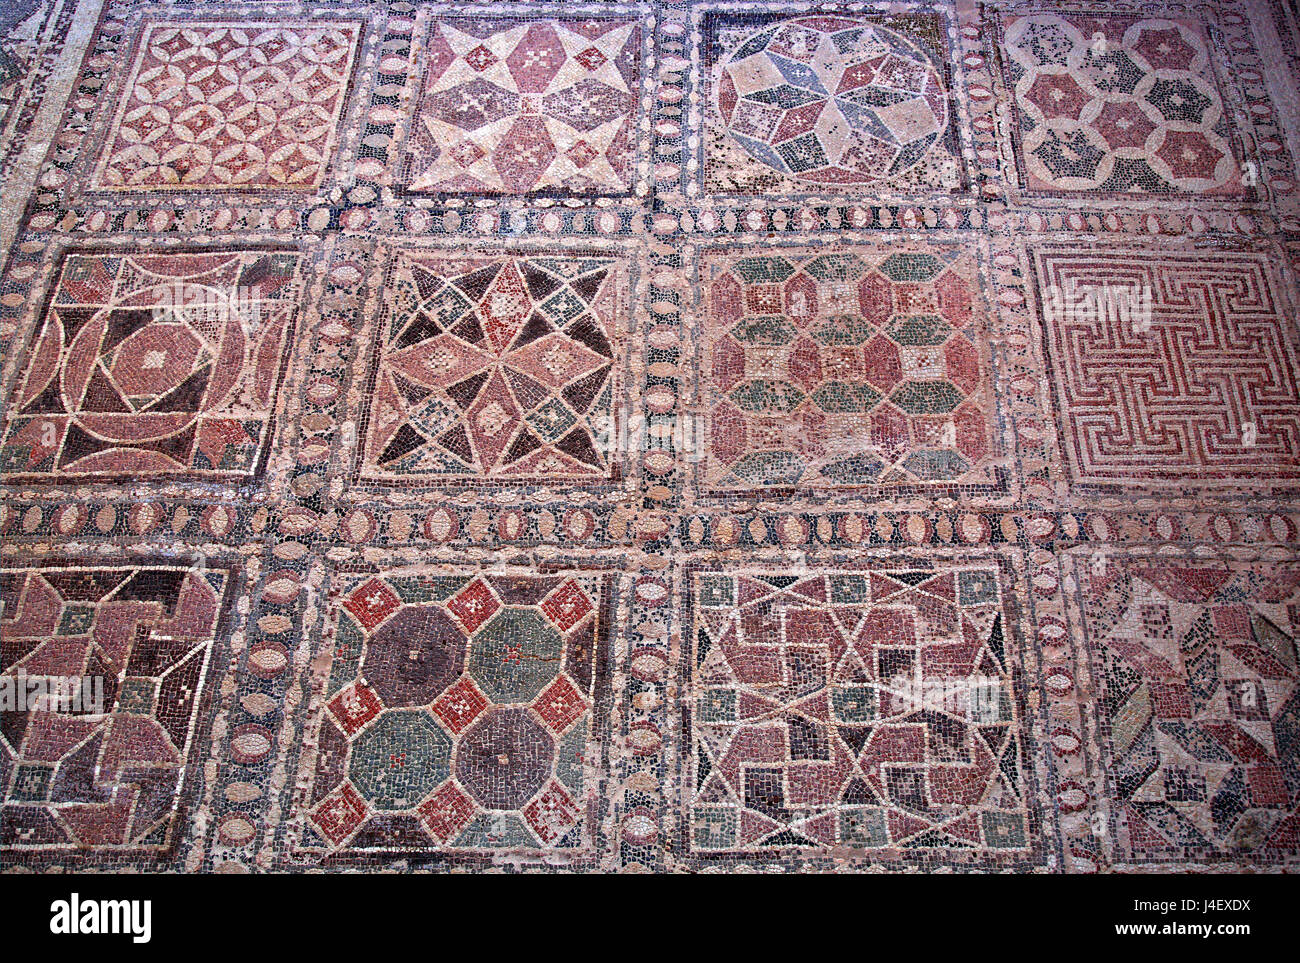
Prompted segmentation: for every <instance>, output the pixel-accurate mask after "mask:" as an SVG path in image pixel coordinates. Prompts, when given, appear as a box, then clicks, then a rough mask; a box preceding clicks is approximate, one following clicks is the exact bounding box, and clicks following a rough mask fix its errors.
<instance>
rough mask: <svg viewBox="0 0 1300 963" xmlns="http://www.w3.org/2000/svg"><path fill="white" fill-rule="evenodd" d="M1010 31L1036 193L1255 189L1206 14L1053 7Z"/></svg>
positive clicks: (1241, 193) (1019, 144)
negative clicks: (1200, 18)
mask: <svg viewBox="0 0 1300 963" xmlns="http://www.w3.org/2000/svg"><path fill="white" fill-rule="evenodd" d="M1000 29H1001V33H1000V40H999V42H1000V49H1001V55H1002V64H1003V68H1004V72H1005V73H1004V75H1005V80H1006V83H1007V86H1008V87H1009V88H1010V89H1011V94H1012V98H1013V101H1014V105H1015V108H1014V113H1015V126H1014V128H1013V134H1014V138H1013V139H1014V144H1015V152H1016V162H1017V165H1018V167H1019V170H1020V178H1021V181H1022V184H1023V186H1024V187H1026V188H1027V189H1028V190H1030V191H1038V192H1044V193H1057V194H1079V193H1107V194H1110V193H1115V194H1154V195H1160V194H1200V195H1209V196H1216V197H1253V196H1254V191H1253V189H1252V187H1251V185H1250V184H1247V183H1245V182H1243V177H1242V171H1243V166H1242V163H1241V157H1242V152H1241V149H1240V145H1239V138H1238V137H1237V134H1236V131H1235V128H1234V126H1233V122H1232V116H1231V112H1230V111H1229V109H1228V108H1227V106H1226V105H1225V101H1224V97H1223V94H1222V91H1221V89H1220V86H1219V83H1218V80H1217V78H1216V76H1215V70H1214V63H1213V59H1212V58H1213V53H1212V50H1211V46H1210V41H1209V38H1208V36H1207V34H1206V30H1205V27H1204V25H1203V24H1202V23H1200V22H1199V21H1196V20H1192V19H1188V18H1186V17H1178V16H1170V17H1164V16H1160V15H1158V14H1157V15H1151V16H1145V15H1112V14H1107V13H1093V12H1088V13H1065V12H1060V11H1051V10H1046V11H1041V12H1040V11H1034V12H1027V13H1016V14H1014V15H1008V16H1007V17H1006V18H1005V19H1004V20H1002V21H1001V24H1000ZM1248 179H1249V178H1248Z"/></svg>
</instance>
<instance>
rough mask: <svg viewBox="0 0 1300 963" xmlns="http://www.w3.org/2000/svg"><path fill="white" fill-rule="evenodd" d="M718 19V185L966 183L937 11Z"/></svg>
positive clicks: (714, 97) (713, 159)
mask: <svg viewBox="0 0 1300 963" xmlns="http://www.w3.org/2000/svg"><path fill="white" fill-rule="evenodd" d="M710 24H711V27H712V31H713V35H714V47H713V52H714V53H715V54H716V55H717V57H718V61H719V66H718V67H717V68H716V69H715V70H714V71H713V72H712V74H711V76H710V81H711V83H712V84H713V88H712V92H711V94H710V111H709V118H708V119H709V121H710V122H711V131H710V132H711V134H712V136H711V137H710V139H709V142H708V144H707V155H708V156H707V167H708V173H709V183H708V186H709V187H710V188H712V189H719V190H740V191H744V190H745V189H746V188H759V187H760V186H764V185H766V186H776V185H781V187H782V189H794V190H804V191H807V190H817V189H823V190H824V189H835V190H844V189H849V190H853V189H858V190H861V189H863V188H865V187H866V186H868V185H884V186H893V187H904V188H909V189H926V190H935V189H946V190H953V189H956V188H957V187H958V186H959V179H960V178H959V169H958V162H957V159H956V156H955V154H956V149H955V145H954V141H953V139H952V138H951V137H950V136H949V135H950V133H951V130H952V107H951V104H950V102H949V90H948V84H947V82H946V80H945V73H944V71H945V68H944V66H943V59H942V50H943V47H944V39H943V29H942V26H941V21H939V20H938V19H937V18H936V17H934V16H932V15H919V16H899V17H896V18H890V19H887V20H884V21H882V20H881V18H877V17H842V16H807V17H797V18H794V19H772V18H760V19H758V20H755V19H754V18H752V17H745V16H736V17H734V18H728V17H727V16H726V15H719V16H718V17H716V18H714V19H712V20H711V21H710Z"/></svg>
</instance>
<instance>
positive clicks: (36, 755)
mask: <svg viewBox="0 0 1300 963" xmlns="http://www.w3.org/2000/svg"><path fill="white" fill-rule="evenodd" d="M231 577H232V575H231V572H230V571H229V570H226V569H222V568H219V567H217V566H215V565H207V566H205V567H204V568H203V569H202V570H201V571H200V570H197V569H186V568H182V567H179V566H176V565H174V564H169V563H166V562H159V563H153V562H149V563H140V564H136V565H132V566H107V565H91V564H80V563H69V564H66V565H39V566H21V565H14V566H5V567H4V568H0V636H2V637H3V641H2V642H0V673H3V674H4V675H5V676H8V677H12V678H13V679H16V680H18V681H17V682H16V683H15V684H16V685H23V684H24V682H26V681H30V680H32V679H40V678H61V679H66V678H71V677H97V678H98V679H100V680H101V685H102V692H103V699H104V702H103V711H96V710H97V707H96V706H93V705H82V706H77V707H68V706H57V705H51V704H50V703H48V702H39V703H37V704H36V705H34V706H27V707H25V708H26V711H5V712H0V790H2V793H3V795H2V796H0V798H2V799H3V804H2V808H0V853H4V854H6V855H9V856H12V857H14V858H16V859H18V860H20V861H21V860H25V859H37V858H43V857H47V856H54V857H59V856H61V855H66V854H69V853H72V854H75V855H78V856H106V857H110V858H111V857H112V856H114V855H115V854H118V855H121V854H131V855H133V856H162V855H165V854H167V853H168V852H169V851H170V850H171V848H172V847H173V845H174V843H175V841H176V837H177V835H178V833H179V832H180V831H181V830H182V829H183V828H184V825H185V823H184V816H185V806H184V797H183V793H184V790H185V784H186V781H187V780H186V773H187V771H189V769H190V768H191V767H192V766H194V765H195V761H194V760H193V759H192V758H191V750H192V749H193V748H194V747H195V746H196V744H201V733H202V732H203V717H204V711H205V710H204V706H205V705H206V702H207V700H208V689H209V688H210V686H209V685H208V676H209V672H210V670H211V664H212V661H213V653H214V650H215V649H216V647H217V646H218V645H220V644H223V639H222V633H223V617H224V609H225V605H226V600H227V598H228V596H229V594H230V589H231ZM24 676H25V677H26V678H25V679H24V678H22V677H24Z"/></svg>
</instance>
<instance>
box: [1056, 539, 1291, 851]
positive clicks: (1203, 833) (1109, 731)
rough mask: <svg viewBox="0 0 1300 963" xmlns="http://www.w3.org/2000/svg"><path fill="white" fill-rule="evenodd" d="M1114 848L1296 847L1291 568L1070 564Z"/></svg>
mask: <svg viewBox="0 0 1300 963" xmlns="http://www.w3.org/2000/svg"><path fill="white" fill-rule="evenodd" d="M1075 571H1076V575H1077V578H1078V583H1079V596H1080V599H1081V604H1082V607H1083V613H1084V620H1085V626H1084V628H1085V630H1086V633H1087V639H1088V650H1089V656H1090V658H1091V660H1092V665H1093V667H1094V668H1093V671H1094V673H1095V675H1096V685H1097V689H1098V691H1097V714H1098V721H1099V723H1100V725H1101V731H1102V736H1103V740H1104V745H1103V753H1104V763H1105V767H1106V771H1107V773H1108V778H1109V780H1110V784H1111V786H1112V791H1111V800H1112V806H1113V807H1114V808H1113V813H1112V815H1113V817H1114V820H1115V823H1116V826H1117V829H1116V831H1117V833H1118V842H1119V843H1120V845H1121V847H1122V849H1123V851H1124V854H1125V856H1126V857H1127V858H1129V859H1133V860H1139V861H1162V860H1198V859H1214V858H1217V857H1231V856H1249V857H1251V858H1253V859H1263V860H1268V859H1275V858H1278V857H1279V856H1284V855H1286V854H1288V853H1289V854H1292V855H1294V854H1295V853H1296V852H1297V851H1298V850H1300V685H1297V680H1298V679H1300V651H1298V650H1297V647H1296V639H1297V638H1298V637H1300V635H1298V634H1297V631H1298V630H1300V570H1298V569H1297V568H1296V566H1295V565H1293V564H1285V563H1278V562H1272V563H1269V564H1266V565H1264V564H1259V563H1225V562H1216V561H1207V562H1199V561H1198V562H1186V561H1184V560H1181V559H1169V560H1162V559H1140V558H1119V559H1115V558H1108V557H1103V556H1094V557H1093V558H1092V559H1091V560H1084V561H1081V562H1079V563H1078V564H1077V566H1076V570H1075Z"/></svg>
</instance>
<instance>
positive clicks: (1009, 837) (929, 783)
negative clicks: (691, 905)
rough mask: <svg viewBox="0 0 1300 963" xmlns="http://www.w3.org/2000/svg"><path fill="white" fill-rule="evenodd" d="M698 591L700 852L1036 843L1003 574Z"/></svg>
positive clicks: (997, 849)
mask: <svg viewBox="0 0 1300 963" xmlns="http://www.w3.org/2000/svg"><path fill="white" fill-rule="evenodd" d="M691 588H692V592H693V595H694V603H693V606H692V618H693V629H692V635H691V645H690V646H689V647H688V652H689V654H688V656H687V658H688V660H689V661H688V664H687V672H688V673H689V677H690V680H691V692H692V694H693V704H692V709H691V719H690V745H691V756H690V757H689V759H688V760H687V761H686V766H687V775H686V779H687V785H688V789H687V793H688V798H689V804H688V806H687V812H688V817H689V840H690V848H691V850H692V852H694V853H696V854H709V853H716V854H726V853H737V852H748V853H757V852H763V851H772V850H782V849H787V850H800V849H802V850H816V849H831V848H836V849H848V850H862V849H887V848H900V849H956V850H974V851H979V852H983V853H1005V852H1013V851H1019V852H1021V853H1022V854H1024V853H1025V852H1027V851H1028V850H1029V849H1030V848H1031V846H1032V839H1031V835H1030V833H1031V831H1030V826H1029V821H1028V820H1029V807H1028V803H1027V799H1026V792H1025V783H1024V780H1023V778H1022V775H1021V765H1022V762H1021V750H1022V746H1021V740H1022V734H1021V722H1020V717H1019V711H1018V709H1017V708H1016V698H1015V694H1014V692H1013V686H1012V680H1011V669H1010V662H1009V659H1010V657H1011V651H1010V645H1011V643H1010V641H1009V639H1008V635H1007V628H1006V626H1005V624H1004V623H1003V616H1002V613H1001V598H1000V590H999V576H998V573H997V571H996V570H994V569H993V568H989V567H979V566H964V565H962V566H949V567H945V568H943V569H940V570H937V571H936V570H926V571H911V570H906V569H900V570H892V569H891V570H877V571H870V572H863V571H832V572H824V573H815V574H814V573H805V574H785V573H776V572H765V571H757V570H745V571H739V572H732V571H721V572H711V571H697V572H696V573H695V574H694V576H693V581H692V587H691Z"/></svg>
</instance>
